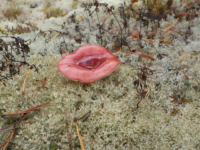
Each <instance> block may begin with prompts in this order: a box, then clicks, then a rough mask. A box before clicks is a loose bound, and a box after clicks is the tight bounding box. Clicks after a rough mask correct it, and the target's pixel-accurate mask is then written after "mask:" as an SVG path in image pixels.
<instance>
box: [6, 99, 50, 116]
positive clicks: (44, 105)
mask: <svg viewBox="0 0 200 150" xmlns="http://www.w3.org/2000/svg"><path fill="white" fill-rule="evenodd" d="M49 103H50V102H48V103H45V104H42V105H39V106H36V107H33V108H30V109H27V110H24V111H20V112H17V113H11V114H5V115H2V116H13V115H18V114H25V113H28V112H31V111H34V110H37V109H41V108H43V107H46V106H47V105H48V104H49Z"/></svg>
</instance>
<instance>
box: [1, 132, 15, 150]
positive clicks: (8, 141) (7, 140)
mask: <svg viewBox="0 0 200 150" xmlns="http://www.w3.org/2000/svg"><path fill="white" fill-rule="evenodd" d="M14 133H15V129H14V130H13V131H12V132H11V134H10V135H9V137H8V138H7V139H6V140H5V141H4V142H3V144H2V145H1V146H0V149H1V148H2V147H4V145H5V147H4V149H3V150H5V149H6V148H7V146H8V144H9V143H10V141H11V139H12V137H13V134H14Z"/></svg>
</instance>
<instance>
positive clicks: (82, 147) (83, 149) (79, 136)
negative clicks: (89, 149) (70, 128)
mask: <svg viewBox="0 0 200 150" xmlns="http://www.w3.org/2000/svg"><path fill="white" fill-rule="evenodd" d="M76 130H77V134H78V139H79V142H80V145H81V150H85V148H84V146H83V142H82V139H81V135H80V133H79V129H78V123H76Z"/></svg>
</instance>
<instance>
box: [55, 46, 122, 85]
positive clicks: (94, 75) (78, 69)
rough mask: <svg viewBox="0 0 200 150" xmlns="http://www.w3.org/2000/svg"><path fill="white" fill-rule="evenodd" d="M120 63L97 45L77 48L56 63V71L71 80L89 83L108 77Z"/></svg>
mask: <svg viewBox="0 0 200 150" xmlns="http://www.w3.org/2000/svg"><path fill="white" fill-rule="evenodd" d="M119 64H120V61H119V60H118V59H117V57H116V56H115V55H113V54H112V53H111V52H109V51H108V50H107V49H106V48H104V47H102V46H98V45H86V46H82V47H79V48H78V49H77V50H76V51H74V52H73V53H70V54H68V55H66V56H64V57H62V59H61V60H60V61H59V62H58V67H57V68H58V70H59V71H60V72H61V73H62V74H64V75H65V76H66V77H67V78H69V79H71V80H78V81H80V82H85V83H91V82H94V81H96V80H98V79H100V78H103V77H105V76H107V75H109V74H110V73H111V72H112V71H113V70H114V69H115V68H116V67H117V66H118V65H119Z"/></svg>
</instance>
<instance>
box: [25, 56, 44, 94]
mask: <svg viewBox="0 0 200 150" xmlns="http://www.w3.org/2000/svg"><path fill="white" fill-rule="evenodd" d="M40 57H41V56H39V57H38V58H37V59H36V60H35V61H34V62H33V63H32V64H31V66H32V65H33V64H34V63H36V61H38V59H40ZM30 71H31V67H29V70H28V73H27V74H26V78H25V80H24V84H23V88H22V94H24V92H25V87H26V82H27V79H28V75H29V74H30Z"/></svg>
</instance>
